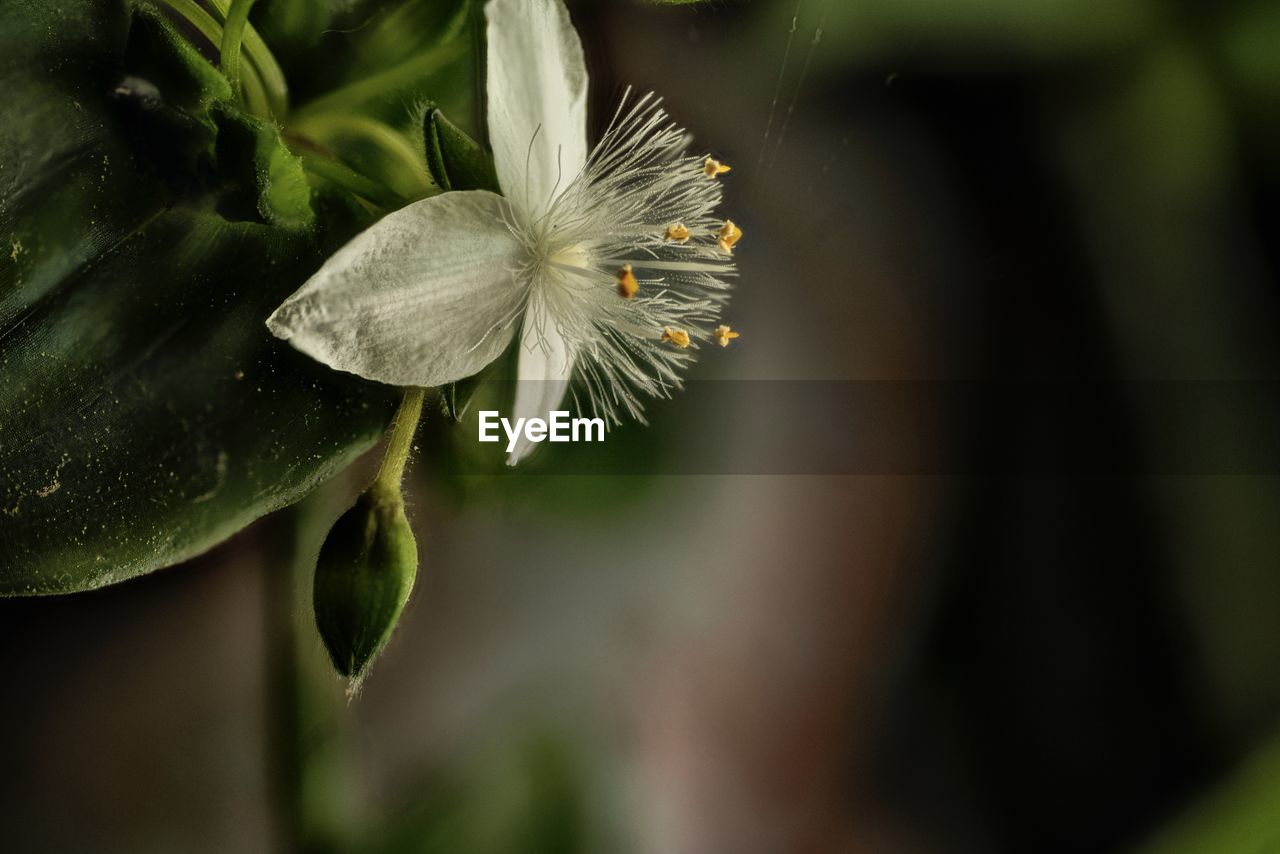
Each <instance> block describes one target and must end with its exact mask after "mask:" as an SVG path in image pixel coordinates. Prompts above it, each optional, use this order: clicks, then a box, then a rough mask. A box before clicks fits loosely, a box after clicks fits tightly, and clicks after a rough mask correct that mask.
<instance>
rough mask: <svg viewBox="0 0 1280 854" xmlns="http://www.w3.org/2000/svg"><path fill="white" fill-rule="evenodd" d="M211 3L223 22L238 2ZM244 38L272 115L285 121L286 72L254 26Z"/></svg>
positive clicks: (214, 0)
mask: <svg viewBox="0 0 1280 854" xmlns="http://www.w3.org/2000/svg"><path fill="white" fill-rule="evenodd" d="M169 2H172V0H169ZM211 2H212V3H213V7H214V8H215V9H216V10H217V11H218V12H219V13H220V14H221V15H222V18H223V20H224V21H229V20H230V18H231V8H232V7H233V6H234V5H235V4H236V0H211ZM252 4H253V0H249V5H252ZM245 15H246V20H247V16H248V13H247V12H246V13H245ZM242 37H243V44H242V45H241V47H242V48H243V50H244V52H245V54H246V55H247V56H248V57H249V61H250V63H252V65H253V67H254V68H255V69H256V70H257V72H258V74H259V75H260V76H261V78H262V87H263V89H264V90H265V92H266V95H267V101H268V102H269V103H270V104H271V113H272V115H274V116H275V117H276V118H278V119H283V118H284V115H285V114H286V113H287V112H288V111H289V84H288V82H287V81H286V80H285V76H284V71H283V69H281V68H280V63H278V62H276V58H275V55H274V54H272V53H271V49H270V48H268V47H267V43H266V42H264V41H263V40H262V36H260V35H258V31H257V30H255V29H254V28H253V24H248V23H246V24H245V26H244V32H243V36H242Z"/></svg>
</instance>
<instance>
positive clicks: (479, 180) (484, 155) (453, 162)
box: [422, 104, 498, 192]
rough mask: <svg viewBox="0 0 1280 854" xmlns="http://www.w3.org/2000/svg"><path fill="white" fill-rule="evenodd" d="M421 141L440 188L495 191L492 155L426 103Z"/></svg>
mask: <svg viewBox="0 0 1280 854" xmlns="http://www.w3.org/2000/svg"><path fill="white" fill-rule="evenodd" d="M422 141H423V146H424V147H425V152H424V154H425V155H426V159H427V168H428V169H429V170H430V171H431V177H432V179H433V180H434V181H435V182H436V184H438V185H439V186H440V187H441V188H442V189H445V190H490V191H493V192H498V175H497V173H496V172H495V171H494V168H493V157H492V156H490V154H489V152H487V151H485V150H484V148H483V147H482V146H481V145H480V143H478V142H476V141H475V140H474V139H472V138H471V137H469V136H467V135H466V134H465V133H463V132H462V131H461V130H460V129H459V128H458V126H457V125H455V124H453V122H451V121H449V120H448V119H447V118H445V115H444V113H442V112H440V111H439V110H437V109H435V108H434V107H432V106H431V105H429V104H428V105H426V107H425V108H424V111H423V116H422Z"/></svg>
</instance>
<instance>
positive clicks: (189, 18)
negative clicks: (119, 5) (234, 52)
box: [164, 0, 277, 117]
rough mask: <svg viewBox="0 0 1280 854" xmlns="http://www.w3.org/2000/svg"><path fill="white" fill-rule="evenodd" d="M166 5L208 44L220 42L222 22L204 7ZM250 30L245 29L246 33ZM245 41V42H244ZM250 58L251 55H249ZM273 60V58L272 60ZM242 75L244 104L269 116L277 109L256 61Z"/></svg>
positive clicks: (184, 1)
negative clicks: (272, 104) (272, 102)
mask: <svg viewBox="0 0 1280 854" xmlns="http://www.w3.org/2000/svg"><path fill="white" fill-rule="evenodd" d="M164 3H165V5H166V6H168V7H169V9H171V10H173V12H174V13H175V14H177V15H178V16H180V17H181V18H182V19H183V20H185V21H186V22H187V23H189V24H191V26H193V27H195V29H196V31H197V32H198V33H200V35H202V36H204V37H205V38H206V39H208V41H209V44H211V45H213V46H214V47H215V48H217V47H219V46H220V45H221V44H222V37H223V30H222V24H221V23H219V22H218V20H217V19H215V18H214V17H213V16H212V15H210V14H209V13H208V12H207V11H205V9H204V8H203V7H202V6H200V5H198V4H196V3H195V2H194V0H164ZM249 32H251V30H250V29H246V35H247V33H249ZM246 43H247V42H246ZM250 59H251V60H252V59H253V57H250ZM272 61H273V62H274V60H272ZM243 76H244V81H243V82H244V98H245V103H246V106H248V107H249V109H250V111H251V112H252V113H253V114H254V115H257V116H263V117H270V116H272V115H273V114H275V113H276V112H277V111H276V110H274V109H273V108H272V106H271V96H270V94H269V93H268V92H267V88H266V85H265V84H264V83H263V81H262V78H261V76H260V74H259V72H258V69H257V67H256V63H254V62H252V61H251V62H250V63H249V64H247V65H245V66H244V68H243Z"/></svg>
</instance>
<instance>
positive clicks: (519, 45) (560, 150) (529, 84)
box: [485, 0, 587, 221]
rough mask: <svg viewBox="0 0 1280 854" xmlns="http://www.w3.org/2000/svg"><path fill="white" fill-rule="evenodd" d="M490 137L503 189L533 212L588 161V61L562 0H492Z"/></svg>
mask: <svg viewBox="0 0 1280 854" xmlns="http://www.w3.org/2000/svg"><path fill="white" fill-rule="evenodd" d="M485 14H486V16H487V18H488V21H489V28H488V32H489V36H488V38H489V46H488V56H489V59H488V63H489V72H488V93H489V140H490V142H491V143H492V144H493V159H494V165H495V166H496V167H497V170H498V182H499V184H501V185H502V192H503V194H504V195H505V196H506V197H507V198H508V199H509V200H510V201H511V202H512V204H514V205H515V206H516V207H517V209H519V210H520V211H522V212H523V214H524V215H525V217H526V218H527V219H528V220H529V221H532V220H535V219H537V218H538V217H539V216H540V215H541V214H542V213H543V212H544V211H546V209H547V207H548V206H549V205H550V203H551V201H552V200H553V199H554V197H555V196H556V195H557V194H558V193H562V192H564V190H565V188H566V187H568V186H569V184H570V182H572V181H573V179H574V177H576V176H577V174H578V173H579V172H580V171H582V167H583V166H584V165H585V164H586V162H587V66H586V62H585V61H584V60H583V57H582V43H581V42H580V41H579V40H578V34H577V32H576V31H575V30H574V29H573V23H572V21H570V20H569V11H568V10H567V9H566V8H565V7H564V2H563V0H490V3H489V5H488V6H487V7H485Z"/></svg>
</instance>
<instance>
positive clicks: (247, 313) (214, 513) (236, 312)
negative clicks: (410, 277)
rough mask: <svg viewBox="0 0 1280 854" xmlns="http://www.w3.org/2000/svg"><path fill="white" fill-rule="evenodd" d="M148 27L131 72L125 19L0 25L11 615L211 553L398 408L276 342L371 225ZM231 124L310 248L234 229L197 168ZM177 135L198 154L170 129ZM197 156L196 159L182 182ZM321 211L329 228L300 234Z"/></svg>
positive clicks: (78, 9) (386, 396)
mask: <svg viewBox="0 0 1280 854" xmlns="http://www.w3.org/2000/svg"><path fill="white" fill-rule="evenodd" d="M139 20H141V21H142V22H143V23H142V24H140V25H136V26H140V27H141V29H135V30H134V32H135V34H141V35H138V37H139V38H145V39H148V41H146V43H145V44H142V45H141V46H140V43H139V42H133V43H132V44H133V50H132V51H128V45H129V44H130V38H129V33H130V26H129V25H130V15H129V9H128V7H127V6H126V5H125V4H124V3H122V2H111V0H83V2H69V1H68V2H60V3H57V4H54V3H47V2H44V0H30V2H28V0H16V2H15V0H7V2H5V3H2V4H0V73H2V74H3V75H4V78H5V81H6V96H5V97H6V106H5V111H6V112H5V121H4V122H3V123H0V241H3V243H2V244H0V250H3V251H0V594H4V595H13V594H31V593H65V592H71V591H76V590H85V589H89V588H94V587H98V586H101V585H104V584H109V583H111V582H114V581H119V580H122V579H125V578H129V577H133V576H136V575H140V574H143V573H146V572H150V571H152V570H155V569H158V568H161V567H164V566H168V565H170V564H173V563H176V562H179V561H181V560H183V559H185V558H188V557H190V556H192V555H195V554H197V553H199V552H201V551H203V550H205V549H208V548H209V547H211V546H213V545H215V544H216V543H218V542H219V541H221V540H223V539H224V538H226V537H227V536H229V535H231V534H233V533H234V532H235V531H237V530H239V529H240V528H241V527H243V526H244V525H246V524H248V523H249V522H250V521H252V520H253V519H255V518H257V517H259V516H261V515H263V514H264V513H267V512H270V511H272V510H274V509H276V508H279V507H282V506H284V505H286V504H289V503H290V502H292V501H295V500H297V499H298V498H300V497H301V496H302V495H304V494H305V493H306V492H308V491H309V490H310V489H312V488H313V487H314V486H315V485H316V484H317V483H319V482H320V481H321V480H323V479H324V478H327V477H329V476H330V475H332V474H333V473H334V472H336V471H338V470H339V469H340V468H342V467H343V466H345V465H346V464H347V463H348V462H349V461H350V460H351V459H352V458H353V457H354V456H355V455H356V454H358V453H360V452H361V451H363V450H365V449H366V448H368V447H369V446H370V445H371V444H372V443H373V442H375V441H376V440H377V438H378V436H379V435H380V434H381V432H382V430H383V428H384V426H385V424H386V423H387V421H388V419H389V417H390V414H391V412H392V408H393V405H394V399H395V396H396V395H395V393H394V391H392V390H390V389H383V388H381V387H376V386H370V385H367V384H363V383H359V382H357V381H355V380H354V379H352V378H349V377H345V376H341V375H337V374H335V373H333V372H332V371H329V370H327V369H325V368H324V367H323V366H321V365H319V364H316V363H314V362H312V361H311V360H309V359H307V358H305V357H303V356H301V355H299V354H297V353H295V352H294V351H292V350H291V349H290V348H289V347H288V346H286V345H284V344H282V343H281V342H279V341H277V340H275V339H274V338H272V337H271V336H270V335H269V333H267V331H266V329H265V327H264V326H263V320H264V319H265V317H266V316H267V314H268V313H269V312H270V311H271V310H272V309H273V308H274V307H275V306H276V305H277V304H279V302H280V301H281V300H282V299H283V298H284V297H285V296H287V295H288V294H289V293H291V292H292V291H293V290H294V289H295V288H297V287H298V286H299V285H300V284H301V283H302V281H303V280H305V278H306V276H307V275H309V274H310V272H312V271H313V270H314V269H315V268H316V267H317V266H318V265H319V263H320V262H321V260H322V259H323V258H324V257H325V255H326V254H327V253H328V252H329V251H331V250H332V248H333V247H334V246H335V245H336V244H338V243H340V242H341V241H343V240H345V239H347V238H348V237H349V236H350V235H351V234H352V233H353V232H354V229H355V228H357V227H359V226H360V225H363V222H362V221H361V220H360V218H359V216H358V213H359V211H358V209H357V208H355V207H353V205H352V204H351V203H350V202H349V201H347V200H344V199H342V198H339V197H327V196H320V197H316V198H314V199H305V197H304V194H303V192H302V188H301V187H300V186H299V185H298V183H297V181H298V178H299V176H300V173H299V172H298V171H297V170H296V168H295V165H296V161H291V159H290V158H291V157H292V155H290V154H289V153H288V152H287V151H285V150H284V149H283V146H281V145H280V144H279V141H278V137H276V136H275V135H274V131H270V130H269V129H266V128H264V127H262V126H260V125H259V126H254V125H252V124H251V123H248V122H246V121H241V120H240V119H239V117H237V116H236V114H235V113H234V108H233V107H232V106H231V105H229V104H225V103H224V102H222V101H221V100H220V95H219V93H218V92H217V91H215V90H216V88H217V84H216V82H215V81H213V80H211V79H206V80H204V82H203V83H199V81H200V80H201V74H202V72H201V71H200V65H199V63H194V62H193V61H192V59H193V56H192V55H190V54H183V53H181V52H179V53H177V54H174V53H170V54H169V55H167V56H166V55H164V49H163V44H164V42H165V38H164V33H163V30H162V29H157V28H156V27H155V26H153V25H154V23H155V19H154V18H147V17H143V18H141V19H139ZM127 52H128V54H129V61H130V62H133V63H136V66H135V67H132V68H130V67H129V66H128V65H127V63H126V59H125V57H126V53H127ZM140 57H141V58H142V59H140ZM143 59H146V62H143ZM147 63H150V65H149V66H148V65H147ZM144 72H145V73H152V74H154V75H155V81H159V82H155V81H153V80H148V79H146V78H145V77H141V76H139V75H141V74H142V73H144ZM187 73H190V74H192V75H194V77H193V78H191V79H194V80H196V81H197V84H198V85H196V88H195V89H194V90H191V91H185V90H184V89H183V85H184V84H183V83H182V78H183V75H184V74H187ZM188 82H189V81H188ZM201 86H203V87H204V88H205V89H207V90H208V91H207V92H205V94H201V91H203V90H202V89H201V88H200V87H201ZM166 99H170V100H166ZM215 102H217V105H218V109H219V110H221V111H222V112H221V113H220V115H221V116H222V118H223V121H222V122H221V123H219V122H214V123H213V124H214V125H216V127H217V130H218V132H219V133H221V132H222V130H223V129H225V128H226V127H228V126H229V125H236V126H238V127H241V128H249V129H250V130H253V133H251V134H250V135H249V137H250V138H251V139H252V142H253V145H252V146H251V148H252V151H251V152H250V156H249V157H248V160H247V161H241V162H242V165H243V163H244V162H249V163H251V164H252V169H251V170H250V171H251V173H252V174H251V175H250V176H249V180H250V181H251V182H252V183H251V184H248V183H246V184H245V186H251V187H252V188H253V190H254V191H255V193H258V192H265V200H264V197H261V196H257V195H255V205H256V206H258V207H257V213H258V214H259V216H257V217H253V218H251V219H265V220H267V221H268V222H278V223H279V222H287V223H288V224H289V225H290V226H291V228H289V229H285V228H281V227H278V226H274V225H267V224H263V223H260V222H256V221H245V222H232V221H228V220H227V219H226V218H224V217H222V216H220V215H219V214H218V213H216V212H215V211H216V209H217V206H218V205H217V202H218V198H219V197H218V195H216V193H221V192H223V191H224V190H225V188H223V187H214V188H210V189H208V190H206V189H205V188H206V183H205V182H206V179H207V178H208V177H209V176H208V175H203V174H194V173H192V174H185V173H184V170H186V172H187V173H190V172H191V170H192V169H195V168H196V164H194V163H192V162H191V161H190V160H189V159H188V158H187V156H186V154H189V153H190V151H194V150H203V151H206V152H210V151H214V149H215V148H216V147H217V146H216V139H209V138H201V137H200V133H208V132H209V131H210V128H209V125H206V124H205V122H204V120H203V115H204V112H205V110H206V108H208V107H210V105H214V104H215ZM178 114H185V115H187V116H188V117H190V118H191V119H192V122H191V123H189V124H188V125H186V126H185V128H184V130H183V133H185V134H188V136H187V137H182V136H181V135H180V134H179V135H166V133H165V132H164V129H165V128H169V129H172V128H173V127H175V126H176V125H175V124H174V122H168V121H162V122H159V123H157V122H156V121H154V120H155V119H156V118H157V116H160V115H169V116H170V118H172V116H174V115H178ZM228 117H232V118H230V119H229V118H228ZM175 121H176V120H175ZM178 124H181V123H180V122H179V123H178ZM202 128H203V130H201V129H202ZM183 140H185V143H183V144H188V143H192V141H193V140H194V141H195V142H196V144H194V145H192V146H191V148H190V150H184V151H185V152H186V153H184V154H183V155H182V156H178V157H173V158H171V159H169V160H168V162H163V161H165V160H166V158H165V157H162V156H161V155H162V154H164V152H166V151H171V149H170V146H174V145H179V143H180V142H182V141H183ZM144 141H145V144H144ZM225 142H226V141H225V140H224V149H225V147H226V146H225ZM225 165H226V164H225V163H221V164H211V166H212V167H213V168H214V169H215V171H216V170H217V168H219V167H225ZM180 173H184V174H180ZM178 178H181V180H178ZM304 201H305V202H306V203H307V210H310V209H311V206H312V205H314V208H315V210H316V212H317V218H316V224H315V226H314V227H312V228H299V227H298V226H300V225H302V224H303V223H302V222H301V219H302V218H305V212H304V211H303V208H302V207H301V204H302V202H304Z"/></svg>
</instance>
